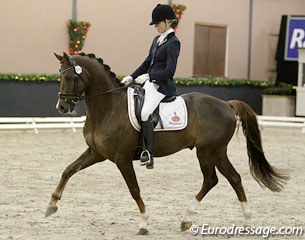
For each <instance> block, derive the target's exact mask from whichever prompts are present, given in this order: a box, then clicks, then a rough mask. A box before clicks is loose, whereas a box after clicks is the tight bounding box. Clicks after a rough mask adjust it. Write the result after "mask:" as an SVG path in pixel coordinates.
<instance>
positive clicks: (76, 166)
mask: <svg viewBox="0 0 305 240" xmlns="http://www.w3.org/2000/svg"><path fill="white" fill-rule="evenodd" d="M104 160H105V158H103V157H102V156H100V155H98V154H97V153H96V152H94V151H93V150H92V149H90V148H88V149H87V150H86V151H85V152H84V153H83V154H82V155H81V156H80V157H79V158H78V159H77V160H75V161H74V162H73V163H71V164H70V165H69V166H68V167H67V168H66V169H65V171H64V172H63V173H62V177H61V179H60V182H59V183H58V185H57V187H56V189H55V191H54V192H53V194H52V197H51V200H50V202H49V205H48V208H47V211H46V214H45V216H46V217H48V216H50V215H52V214H53V213H55V212H56V211H57V206H56V203H57V201H58V200H60V199H61V196H62V193H63V191H64V189H65V186H66V184H67V182H68V181H69V179H70V177H72V176H73V174H75V173H76V172H78V171H80V170H82V169H85V168H87V167H89V166H91V165H93V164H95V163H97V162H102V161H104Z"/></svg>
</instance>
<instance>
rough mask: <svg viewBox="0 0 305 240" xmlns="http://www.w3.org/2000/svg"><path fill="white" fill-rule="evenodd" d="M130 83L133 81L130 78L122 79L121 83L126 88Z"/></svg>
mask: <svg viewBox="0 0 305 240" xmlns="http://www.w3.org/2000/svg"><path fill="white" fill-rule="evenodd" d="M132 81H133V78H132V76H126V77H124V78H123V79H122V81H121V83H122V84H124V85H125V86H126V85H128V84H130V83H131V82H132Z"/></svg>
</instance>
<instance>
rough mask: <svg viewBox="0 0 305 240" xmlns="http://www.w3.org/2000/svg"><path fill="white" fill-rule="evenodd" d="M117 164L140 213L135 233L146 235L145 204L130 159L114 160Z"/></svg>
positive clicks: (146, 217)
mask: <svg viewBox="0 0 305 240" xmlns="http://www.w3.org/2000/svg"><path fill="white" fill-rule="evenodd" d="M116 163H117V166H118V168H119V170H120V172H121V173H122V175H123V177H124V180H125V182H126V184H127V186H128V189H129V191H130V194H131V196H132V197H133V199H134V200H135V201H136V203H137V205H138V207H139V210H140V213H141V223H140V229H139V231H138V232H137V235H147V234H148V230H147V223H148V214H147V213H146V211H145V204H144V202H143V200H142V197H141V194H140V188H139V185H138V181H137V177H136V174H135V171H134V168H133V165H132V160H130V161H128V162H126V161H116Z"/></svg>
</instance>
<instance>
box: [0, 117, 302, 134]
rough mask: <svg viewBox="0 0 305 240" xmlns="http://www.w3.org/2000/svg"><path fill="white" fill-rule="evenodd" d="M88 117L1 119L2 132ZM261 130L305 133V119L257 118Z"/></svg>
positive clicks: (69, 124)
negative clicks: (268, 128) (298, 129)
mask: <svg viewBox="0 0 305 240" xmlns="http://www.w3.org/2000/svg"><path fill="white" fill-rule="evenodd" d="M85 120H86V116H82V117H0V130H33V131H34V133H36V134H38V133H39V129H71V130H72V131H73V132H76V129H78V128H82V127H83V126H84V123H85ZM257 120H258V124H259V126H260V129H261V130H263V129H264V128H265V127H282V128H300V129H301V131H302V132H303V133H305V118H303V117H277V116H257Z"/></svg>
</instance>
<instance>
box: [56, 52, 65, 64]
mask: <svg viewBox="0 0 305 240" xmlns="http://www.w3.org/2000/svg"><path fill="white" fill-rule="evenodd" d="M54 55H55V57H56V58H57V59H58V60H59V61H60V62H62V60H63V58H64V57H63V56H60V55H59V54H57V53H54Z"/></svg>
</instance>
